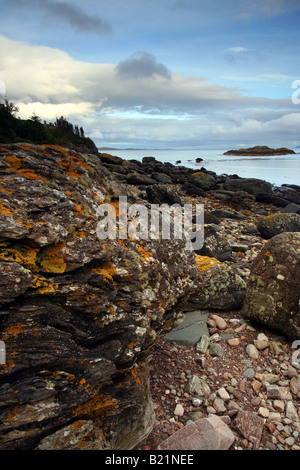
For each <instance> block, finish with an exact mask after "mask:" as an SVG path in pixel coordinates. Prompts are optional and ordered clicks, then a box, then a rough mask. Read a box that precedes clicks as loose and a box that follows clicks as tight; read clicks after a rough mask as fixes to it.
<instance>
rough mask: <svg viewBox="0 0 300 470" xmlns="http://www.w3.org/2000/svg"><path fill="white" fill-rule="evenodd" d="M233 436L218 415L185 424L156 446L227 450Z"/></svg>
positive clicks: (171, 448) (178, 448) (159, 448)
mask: <svg viewBox="0 0 300 470" xmlns="http://www.w3.org/2000/svg"><path fill="white" fill-rule="evenodd" d="M234 440H235V437H234V434H233V432H232V431H231V429H230V428H229V427H228V426H227V424H225V423H224V421H222V419H221V418H219V417H218V416H213V417H211V418H202V419H198V420H197V421H194V422H193V423H190V424H187V425H186V426H184V427H183V428H181V429H179V431H177V432H175V433H174V434H172V436H170V437H169V438H168V439H166V440H165V441H164V442H162V443H161V444H160V445H159V446H158V450H228V449H229V448H230V447H231V446H232V444H233V443H234Z"/></svg>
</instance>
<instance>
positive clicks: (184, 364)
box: [0, 144, 300, 450]
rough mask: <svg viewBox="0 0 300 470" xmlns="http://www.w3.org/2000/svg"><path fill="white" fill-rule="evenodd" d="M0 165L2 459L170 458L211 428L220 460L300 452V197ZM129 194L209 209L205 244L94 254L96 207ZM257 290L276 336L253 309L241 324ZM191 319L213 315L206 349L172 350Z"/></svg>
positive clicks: (152, 244) (10, 151) (30, 155)
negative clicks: (132, 454) (181, 324)
mask: <svg viewBox="0 0 300 470" xmlns="http://www.w3.org/2000/svg"><path fill="white" fill-rule="evenodd" d="M0 156H1V177H2V178H1V188H0V189H1V190H0V197H1V204H0V236H1V251H0V269H1V273H2V277H1V282H0V304H1V341H3V342H4V343H5V345H6V353H7V357H6V363H5V364H4V366H1V370H0V372H1V373H0V406H1V423H0V433H1V436H2V437H3V438H4V439H3V440H2V443H1V446H0V447H1V449H13V450H17V449H39V450H43V449H54V448H55V449H70V450H71V449H79V448H81V449H98V450H100V449H103V450H105V449H113V450H118V449H127V450H128V449H148V450H149V449H158V448H160V449H162V448H168V446H172V445H174V444H172V443H170V441H169V442H167V441H166V440H168V439H170V438H173V439H178V434H177V432H178V431H181V430H184V432H185V433H187V432H188V431H189V429H192V430H193V429H194V430H195V427H194V426H201V425H204V426H209V427H210V430H211V431H210V433H209V435H213V434H211V433H213V432H217V433H220V432H221V433H223V434H224V436H227V438H228V439H227V440H226V442H225V443H224V440H223V439H222V440H221V441H220V442H222V444H221V445H222V446H224V447H225V448H236V449H240V448H245V449H246V448H247V449H248V448H251V449H264V448H271V449H273V448H274V449H290V448H291V449H295V450H298V449H299V445H300V442H299V432H300V430H299V367H298V364H297V363H296V364H294V362H295V361H294V359H295V350H293V347H292V345H293V341H294V340H297V339H298V337H299V336H298V334H299V333H298V332H299V327H300V325H299V310H297V308H298V309H299V301H298V297H297V295H298V292H299V272H300V270H299V267H298V264H297V263H298V262H299V260H298V258H299V241H298V236H299V235H298V234H297V233H296V232H299V231H300V225H299V220H300V216H299V213H300V188H299V187H297V186H292V187H287V186H282V187H280V188H273V187H272V185H271V184H269V183H268V182H266V181H262V180H257V179H250V178H239V177H237V176H236V175H216V174H215V173H213V172H209V171H206V170H205V169H204V168H201V169H199V170H198V171H194V170H192V169H188V168H185V167H180V166H177V165H176V166H175V165H172V164H169V163H162V162H159V161H157V160H156V159H155V158H153V157H145V158H144V159H143V161H142V162H139V161H136V160H130V161H127V160H123V159H121V158H120V157H118V156H112V155H109V154H98V153H95V154H86V153H80V152H76V151H75V150H74V149H71V150H69V149H66V148H61V147H58V146H54V145H44V146H35V145H29V144H12V145H5V146H1V148H0ZM121 196H126V197H127V198H128V201H129V203H130V204H142V205H143V206H145V207H149V206H150V205H151V204H154V205H155V204H158V205H163V204H168V205H173V204H178V205H179V206H182V205H183V204H191V205H196V204H198V203H199V204H203V205H204V223H205V226H204V233H205V239H204V246H203V247H202V248H201V249H199V250H197V252H196V253H194V252H192V251H190V250H186V249H185V243H184V241H183V240H163V241H156V240H134V239H130V238H127V239H119V240H118V239H111V240H103V241H101V243H99V239H98V237H97V208H98V207H99V204H102V203H104V202H107V203H109V204H110V205H112V206H113V207H114V208H115V210H116V213H118V211H119V210H120V205H119V204H120V203H119V198H120V197H121ZM286 232H288V234H290V235H285V234H286ZM291 233H292V235H291ZM282 236H283V237H287V238H286V239H284V240H282V239H281V238H279V239H277V238H276V237H282ZM288 237H291V240H292V243H291V242H290V241H291V240H290V239H289V238H288ZM278 240H279V241H278ZM274 241H275V243H274ZM269 243H271V245H269ZM278 244H279V246H282V247H283V246H286V247H290V250H292V251H286V252H285V253H286V254H285V255H284V257H285V260H281V261H280V266H281V265H282V266H283V265H284V264H286V265H287V267H286V268H285V269H286V270H285V271H284V270H283V271H282V272H281V271H280V272H277V271H276V266H277V265H278V263H277V264H276V259H277V258H276V257H277V254H278V253H277V251H276V249H277V247H278ZM273 245H275V246H273ZM293 250H294V251H293ZM283 251H284V250H281V252H283ZM259 256H261V257H262V258H258V257H259ZM257 259H260V261H259V263H258V266H257V267H256V268H257V271H255V272H254V271H252V269H253V263H254V261H255V260H257ZM259 268H263V270H264V271H265V272H269V271H268V269H271V272H273V273H275V277H274V276H273V281H274V282H272V283H271V282H269V281H268V280H265V278H263V277H262V273H261V272H260V271H259ZM289 273H290V274H291V278H292V281H291V282H292V285H293V286H296V288H294V287H293V289H290V290H289V285H290V284H289V282H290V281H289V282H284V281H285V279H288V275H289ZM250 280H251V283H252V284H251V288H253V295H251V296H250V297H251V298H250V300H253V301H254V300H255V301H256V299H258V300H257V301H258V302H259V303H260V306H261V307H262V311H263V309H265V308H267V310H268V309H269V311H270V312H272V315H273V317H272V318H269V320H270V322H271V326H270V325H268V324H264V323H262V321H264V319H262V318H259V319H258V318H257V319H255V318H252V314H253V313H255V312H256V308H253V305H252V303H251V302H248V310H247V318H245V305H244V300H245V299H246V293H247V289H248V286H250V282H249V281H250ZM265 282H269V284H268V285H266V284H264V283H265ZM278 286H280V292H282V293H284V297H282V298H280V299H279V298H277V297H276V296H277V292H278V289H279V287H278ZM284 286H285V288H284V289H283V288H282V287H284ZM297 286H298V287H297ZM262 287H264V290H263V293H264V294H265V295H262V296H261V293H260V290H259V289H260V288H262ZM265 299H266V300H267V301H268V307H265V306H264V304H263V303H264V300H265ZM286 300H287V302H286ZM254 307H255V305H254ZM286 309H288V312H287V311H286ZM295 309H296V310H295ZM193 310H200V311H202V310H205V311H207V312H208V317H207V324H206V327H207V335H206V336H207V338H203V340H202V342H203V343H204V344H198V343H197V345H195V346H193V347H186V346H183V345H179V344H174V343H171V342H167V341H166V340H165V336H166V334H167V333H169V332H170V331H172V330H173V329H174V326H175V325H176V321H177V319H178V316H180V315H181V314H182V313H183V312H189V311H193ZM290 312H292V314H291V315H289V313H290ZM259 313H262V312H259ZM214 315H216V316H214ZM284 315H285V316H284ZM250 316H251V319H250ZM265 317H266V318H265V320H268V316H266V315H265ZM258 320H259V322H258ZM257 322H258V323H257ZM274 322H275V323H276V328H277V329H276V331H274V330H273V329H272V325H274ZM258 325H259V326H258ZM287 325H288V330H287V332H286V333H283V332H282V331H283V330H284V327H285V326H287ZM280 329H282V331H281V332H280ZM262 333H264V334H265V336H266V338H267V339H266V338H265V337H262V336H261V334H262ZM224 335H225V336H224ZM278 335H279V336H282V337H283V338H284V339H282V340H281V342H278V340H276V337H277V336H278ZM286 335H287V336H286ZM204 340H205V341H204ZM205 345H206V346H205ZM249 345H251V346H249ZM205 347H206V349H205ZM162 367H164V369H163V368H162ZM162 371H163V372H162ZM199 385H201V386H202V391H201V387H200V388H199V387H198V386H199ZM195 387H196V388H195ZM245 413H246V414H245ZM212 417H214V418H215V419H211V418H212ZM202 420H204V421H202ZM207 420H208V421H207ZM220 420H221V425H220ZM193 423H196V424H193ZM216 423H217V424H216ZM218 423H219V424H218ZM190 425H191V426H190ZM189 426H190V427H189ZM232 439H233V440H232ZM177 442H178V441H177ZM216 442H219V441H218V439H217V440H216V439H212V441H211V443H209V442H208V443H206V444H205V445H211V446H214V445H216V444H215V443H216ZM197 445H198V447H197V448H199V446H200V448H201V445H203V443H201V442H198V444H197Z"/></svg>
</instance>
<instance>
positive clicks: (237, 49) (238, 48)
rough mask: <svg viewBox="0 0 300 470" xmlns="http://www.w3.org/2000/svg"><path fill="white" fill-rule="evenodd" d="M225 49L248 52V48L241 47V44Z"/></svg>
mask: <svg viewBox="0 0 300 470" xmlns="http://www.w3.org/2000/svg"><path fill="white" fill-rule="evenodd" d="M226 50H227V51H230V52H248V50H249V49H247V48H246V47H242V46H234V47H229V48H228V49H226Z"/></svg>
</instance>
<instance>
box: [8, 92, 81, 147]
mask: <svg viewBox="0 0 300 470" xmlns="http://www.w3.org/2000/svg"><path fill="white" fill-rule="evenodd" d="M18 112H19V109H18V107H17V106H16V105H15V104H14V103H12V102H9V101H8V99H7V98H6V97H5V99H4V100H3V102H2V103H0V143H14V142H21V141H22V142H27V143H34V144H54V145H64V144H67V143H72V144H74V145H80V144H83V143H84V142H85V140H86V137H85V135H84V130H83V128H82V127H79V126H77V125H73V124H72V123H70V122H68V121H67V119H66V118H64V116H61V117H59V118H56V121H55V122H54V123H51V122H50V123H47V122H46V121H44V122H43V123H42V121H41V119H40V118H39V116H36V115H35V113H34V114H33V115H32V116H31V118H30V119H21V118H19V117H17V116H16V115H17V113H18Z"/></svg>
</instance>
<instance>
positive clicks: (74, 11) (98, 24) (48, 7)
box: [7, 0, 112, 34]
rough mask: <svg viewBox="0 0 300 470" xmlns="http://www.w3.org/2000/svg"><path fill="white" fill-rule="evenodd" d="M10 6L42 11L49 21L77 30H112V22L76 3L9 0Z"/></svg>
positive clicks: (85, 31) (104, 32) (51, 0)
mask: <svg viewBox="0 0 300 470" xmlns="http://www.w3.org/2000/svg"><path fill="white" fill-rule="evenodd" d="M7 3H8V6H9V8H10V9H12V10H16V9H17V10H18V11H20V9H22V10H24V11H28V10H29V9H31V10H33V11H35V13H38V12H40V13H42V14H44V15H45V16H46V18H47V21H49V19H50V20H55V21H60V22H62V23H64V24H67V25H69V26H71V28H73V29H74V30H75V31H77V32H82V33H93V34H109V33H111V32H112V28H111V26H110V24H109V23H108V22H107V21H105V20H103V19H101V18H99V17H98V16H91V15H88V14H87V13H85V12H84V11H83V10H82V9H81V8H80V7H79V6H77V5H74V3H73V4H72V3H68V2H63V1H53V0H9V2H8V1H7Z"/></svg>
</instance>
